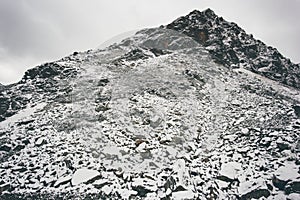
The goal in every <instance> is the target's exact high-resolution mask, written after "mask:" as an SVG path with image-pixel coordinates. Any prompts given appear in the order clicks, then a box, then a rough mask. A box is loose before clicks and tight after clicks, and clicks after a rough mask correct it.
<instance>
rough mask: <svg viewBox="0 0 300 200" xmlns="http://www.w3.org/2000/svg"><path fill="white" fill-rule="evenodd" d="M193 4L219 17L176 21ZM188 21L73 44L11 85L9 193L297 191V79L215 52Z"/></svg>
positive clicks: (171, 195)
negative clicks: (95, 44) (99, 42)
mask: <svg viewBox="0 0 300 200" xmlns="http://www.w3.org/2000/svg"><path fill="white" fill-rule="evenodd" d="M193 13H194V14H193ZM195 15H197V17H196V18H198V15H199V16H202V15H205V16H206V18H209V19H210V18H211V19H215V15H214V14H213V12H212V11H210V10H208V11H204V12H202V13H201V12H198V11H195V12H192V14H190V15H188V16H186V17H183V18H180V19H178V20H176V21H175V22H173V23H172V24H177V25H178V26H175V25H174V26H173V25H172V26H173V29H175V27H179V24H182V23H181V21H182V20H183V19H190V20H192V19H193V16H195ZM191 16H192V17H191ZM188 21H189V20H188ZM192 21H193V20H192ZM198 21H199V19H198ZM187 23H188V22H187ZM199 23H200V22H199ZM224 23H225V22H224ZM194 26H195V31H194V33H196V32H197V31H198V29H199V30H200V28H199V27H197V26H196V24H195V25H194ZM223 26H225V25H222V27H223ZM167 27H168V28H171V25H168V26H167ZM189 27H190V25H189V26H187V28H184V30H185V31H186V32H184V31H180V30H181V29H179V31H180V32H182V33H180V32H178V31H175V30H171V29H166V28H164V27H161V28H153V29H145V30H141V31H139V32H137V33H136V35H134V36H132V37H130V38H127V39H125V40H123V41H122V42H120V43H118V44H114V45H111V46H110V47H108V48H106V49H97V50H91V51H87V52H74V53H73V54H72V55H70V56H67V57H65V58H63V59H61V60H58V61H55V62H52V63H47V64H43V65H41V66H38V67H35V68H33V69H31V70H29V71H27V72H26V73H25V75H24V77H23V79H22V80H21V81H20V82H18V83H16V84H13V85H10V86H6V87H5V88H4V89H2V91H1V98H0V101H1V106H0V111H1V113H0V114H1V117H2V118H1V122H0V142H1V143H0V163H1V165H0V191H1V198H4V199H5V198H6V199H18V198H20V199H24V198H28V199H38V198H40V199H53V198H54V199H55V198H56V199H57V198H67V199H68V198H69V199H70V198H73V199H76V198H78V199H84V198H86V199H91V198H92V199H97V198H110V199H128V198H132V199H140V198H142V199H184V198H185V199H197V198H198V199H229V198H231V199H251V198H261V197H266V198H267V197H270V198H274V199H278V198H285V197H288V198H291V199H292V198H298V197H299V192H300V189H299V178H300V174H299V151H300V150H299V148H300V140H299V129H300V120H299V116H300V107H299V106H298V103H299V100H300V96H299V95H300V92H299V90H298V89H296V88H293V87H287V86H285V85H282V84H280V81H279V82H278V81H273V80H270V79H267V78H266V77H265V74H263V76H261V75H259V74H257V73H253V72H251V70H250V71H249V70H247V69H248V67H247V66H251V65H252V63H251V62H250V59H248V58H247V59H248V60H245V63H246V64H247V65H245V66H246V67H245V68H243V67H239V68H237V67H232V64H234V63H232V62H233V61H232V59H231V58H229V57H226V56H228V55H227V50H228V49H223V50H222V51H224V52H225V53H224V55H226V56H225V57H220V60H218V62H216V59H217V57H216V55H214V49H213V48H212V47H213V46H214V44H213V43H211V45H207V44H209V42H211V41H212V33H210V30H208V29H204V28H203V27H202V29H201V31H198V33H199V34H198V35H199V38H198V39H196V38H195V37H197V36H196V35H194V36H192V35H190V36H192V37H190V36H188V35H189V34H192V33H189V32H190V31H189V29H190V28H189ZM228 37H229V36H228ZM229 38H230V37H229ZM223 39H224V38H223ZM223 39H222V40H220V41H221V42H224V40H223ZM251 41H252V40H251ZM253 41H255V40H253ZM241 43H242V42H241ZM228 44H231V43H230V42H228ZM243 45H244V44H243ZM225 46H226V45H225ZM228 48H229V47H228ZM244 48H246V47H244ZM236 52H238V51H236ZM222 55H223V54H222ZM243 55H244V54H243ZM238 56H239V54H238V55H237V57H238ZM244 56H245V55H244ZM245 57H246V56H245ZM221 58H222V59H223V61H222V59H221ZM238 59H240V58H239V57H238ZM253 59H254V58H253ZM274 59H276V57H275V58H274ZM254 60H255V59H254ZM248 61H249V63H247V62H248ZM239 63H240V62H237V64H239ZM229 64H230V65H229ZM230 66H231V67H230ZM249 69H250V68H249ZM251 69H252V68H251ZM252 70H253V69H252ZM255 72H256V71H255Z"/></svg>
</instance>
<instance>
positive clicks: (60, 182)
mask: <svg viewBox="0 0 300 200" xmlns="http://www.w3.org/2000/svg"><path fill="white" fill-rule="evenodd" d="M71 179H72V175H71V174H70V175H66V176H63V177H60V178H59V179H58V180H57V181H56V182H55V184H54V187H59V186H60V185H64V184H67V183H70V181H71Z"/></svg>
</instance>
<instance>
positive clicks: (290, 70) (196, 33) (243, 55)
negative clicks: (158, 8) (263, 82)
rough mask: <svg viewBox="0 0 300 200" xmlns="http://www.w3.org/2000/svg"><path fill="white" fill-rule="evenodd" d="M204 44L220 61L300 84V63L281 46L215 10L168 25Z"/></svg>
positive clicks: (226, 64) (195, 12) (296, 86)
mask: <svg viewBox="0 0 300 200" xmlns="http://www.w3.org/2000/svg"><path fill="white" fill-rule="evenodd" d="M166 28H168V29H173V30H176V31H179V32H181V33H184V34H186V35H188V36H190V37H192V38H193V39H195V41H197V42H199V43H200V44H203V45H204V46H205V47H206V49H207V50H208V51H209V52H210V53H211V54H212V57H213V58H214V60H215V61H216V62H219V63H222V64H223V65H225V66H227V67H231V68H238V67H243V68H246V69H248V70H251V71H253V72H255V73H258V74H261V75H263V76H266V77H268V78H270V79H272V80H276V81H279V82H281V83H283V84H286V85H289V86H292V87H295V88H299V87H300V73H299V72H300V65H299V64H294V63H292V62H291V61H290V59H287V58H285V57H283V56H282V55H281V54H280V53H279V52H278V50H277V49H275V48H273V47H270V46H267V45H265V44H264V43H263V42H262V41H260V40H256V39H255V38H254V37H253V35H252V34H247V33H246V32H245V31H244V30H243V29H242V28H240V27H239V26H238V25H237V24H236V23H234V22H227V21H226V20H224V19H223V18H222V17H219V16H217V15H216V14H215V13H214V12H213V11H212V10H211V9H207V10H205V11H203V12H200V11H198V10H195V11H193V12H191V13H189V14H188V15H186V16H183V17H180V18H178V19H177V20H175V21H174V22H172V23H170V24H168V25H167V26H166Z"/></svg>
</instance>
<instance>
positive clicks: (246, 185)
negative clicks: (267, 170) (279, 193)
mask: <svg viewBox="0 0 300 200" xmlns="http://www.w3.org/2000/svg"><path fill="white" fill-rule="evenodd" d="M238 191H239V194H240V195H241V196H240V198H241V199H259V198H262V197H265V198H267V197H269V196H270V195H271V193H270V191H269V188H268V186H267V185H266V183H265V181H264V180H263V179H261V178H259V179H256V180H252V181H246V182H241V183H240V185H239V188H238Z"/></svg>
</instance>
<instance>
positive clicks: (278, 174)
mask: <svg viewBox="0 0 300 200" xmlns="http://www.w3.org/2000/svg"><path fill="white" fill-rule="evenodd" d="M299 180H300V174H299V167H298V166H297V165H295V164H294V163H293V162H286V163H284V165H283V166H281V167H279V168H278V169H277V170H276V171H275V172H274V175H273V179H272V181H273V185H274V186H275V187H277V188H278V189H280V190H284V191H285V192H287V193H292V192H294V191H295V192H299V189H300V188H299V186H300V184H299Z"/></svg>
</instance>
